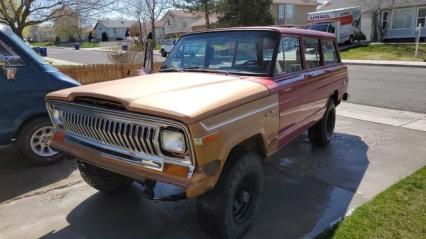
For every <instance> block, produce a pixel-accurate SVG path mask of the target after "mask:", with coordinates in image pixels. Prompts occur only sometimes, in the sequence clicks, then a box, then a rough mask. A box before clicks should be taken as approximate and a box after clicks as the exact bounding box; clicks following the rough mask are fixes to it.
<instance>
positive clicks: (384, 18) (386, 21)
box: [382, 11, 390, 30]
mask: <svg viewBox="0 0 426 239" xmlns="http://www.w3.org/2000/svg"><path fill="white" fill-rule="evenodd" d="M389 15H390V12H389V11H384V12H383V14H382V29H383V30H387V29H388V28H389Z"/></svg>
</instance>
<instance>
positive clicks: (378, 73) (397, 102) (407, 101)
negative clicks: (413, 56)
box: [349, 65, 426, 113]
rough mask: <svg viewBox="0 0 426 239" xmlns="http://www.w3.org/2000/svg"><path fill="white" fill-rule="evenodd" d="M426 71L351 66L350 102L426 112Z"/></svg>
mask: <svg viewBox="0 0 426 239" xmlns="http://www.w3.org/2000/svg"><path fill="white" fill-rule="evenodd" d="M425 92H426V68H417V67H394V66H392V67H390V66H360V65H350V66H349V93H350V98H349V102H351V103H356V104H361V105H371V106H378V107H384V108H391V109H397V110H406V111H412V112H419V113H426V93H425Z"/></svg>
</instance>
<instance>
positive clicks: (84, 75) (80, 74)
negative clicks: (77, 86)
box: [57, 63, 161, 85]
mask: <svg viewBox="0 0 426 239" xmlns="http://www.w3.org/2000/svg"><path fill="white" fill-rule="evenodd" d="M160 66H161V63H155V64H154V72H158V71H159V70H160ZM57 68H58V69H59V70H60V71H61V72H62V73H64V74H65V75H68V76H69V77H71V78H73V79H75V80H77V81H79V82H80V83H81V84H83V85H87V84H93V83H98V82H103V81H111V80H118V79H122V78H126V77H132V76H137V75H138V74H139V73H138V71H139V70H141V69H142V65H141V64H114V65H113V64H96V65H76V66H74V65H72V66H71V65H69V66H57Z"/></svg>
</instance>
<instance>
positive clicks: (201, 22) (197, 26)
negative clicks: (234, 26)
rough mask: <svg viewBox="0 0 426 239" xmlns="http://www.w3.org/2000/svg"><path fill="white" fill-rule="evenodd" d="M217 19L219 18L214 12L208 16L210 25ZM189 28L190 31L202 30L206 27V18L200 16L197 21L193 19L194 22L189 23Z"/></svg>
mask: <svg viewBox="0 0 426 239" xmlns="http://www.w3.org/2000/svg"><path fill="white" fill-rule="evenodd" d="M218 21H219V18H218V16H217V15H216V14H212V15H210V16H209V22H210V26H211V25H212V24H215V23H217V22H218ZM191 29H192V31H202V30H205V29H207V26H206V18H205V17H201V18H199V19H198V20H197V21H195V22H194V23H192V24H191Z"/></svg>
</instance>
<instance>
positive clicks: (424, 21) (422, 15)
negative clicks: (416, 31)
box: [416, 7, 426, 27]
mask: <svg viewBox="0 0 426 239" xmlns="http://www.w3.org/2000/svg"><path fill="white" fill-rule="evenodd" d="M419 24H421V25H422V27H426V7H423V8H419V12H418V14H417V25H416V26H418V25H419Z"/></svg>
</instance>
